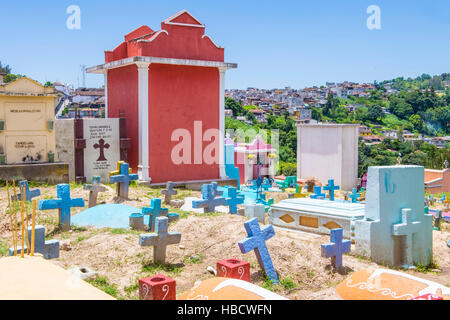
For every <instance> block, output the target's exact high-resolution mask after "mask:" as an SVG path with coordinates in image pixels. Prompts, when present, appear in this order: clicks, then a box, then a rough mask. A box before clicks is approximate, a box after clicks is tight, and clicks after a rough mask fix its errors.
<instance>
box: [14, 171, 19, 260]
mask: <svg viewBox="0 0 450 320" xmlns="http://www.w3.org/2000/svg"><path fill="white" fill-rule="evenodd" d="M13 190H14V201H13V207H14V234H15V238H16V244H15V246H14V256H17V242H18V238H17V211H16V204H17V201H16V200H17V194H16V180H14V179H13Z"/></svg>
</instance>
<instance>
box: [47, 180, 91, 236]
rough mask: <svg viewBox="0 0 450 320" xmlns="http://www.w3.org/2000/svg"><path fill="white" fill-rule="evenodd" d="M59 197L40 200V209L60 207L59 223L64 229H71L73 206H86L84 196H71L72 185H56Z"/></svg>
mask: <svg viewBox="0 0 450 320" xmlns="http://www.w3.org/2000/svg"><path fill="white" fill-rule="evenodd" d="M56 193H57V199H48V200H39V210H49V209H59V224H60V226H61V228H62V230H64V231H66V230H69V229H70V211H71V208H72V207H84V200H83V199H82V198H70V186H69V185H68V184H65V183H63V184H58V185H57V186H56Z"/></svg>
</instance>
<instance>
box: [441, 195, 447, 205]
mask: <svg viewBox="0 0 450 320" xmlns="http://www.w3.org/2000/svg"><path fill="white" fill-rule="evenodd" d="M446 198H447V197H446V196H445V194H443V195H442V198H441V202H442V203H444V201H445V199H446Z"/></svg>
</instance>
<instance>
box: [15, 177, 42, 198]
mask: <svg viewBox="0 0 450 320" xmlns="http://www.w3.org/2000/svg"><path fill="white" fill-rule="evenodd" d="M19 186H20V188H21V189H23V188H25V200H26V201H30V202H31V200H32V199H33V198H35V197H38V196H40V195H41V190H39V189H34V190H30V187H29V186H28V180H23V181H20V182H19ZM16 198H17V199H16ZM16 198H15V197H14V195H12V196H11V200H12V201H20V200H22V193H19V194H18V195H17V196H16Z"/></svg>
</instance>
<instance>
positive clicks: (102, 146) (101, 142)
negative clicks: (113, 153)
mask: <svg viewBox="0 0 450 320" xmlns="http://www.w3.org/2000/svg"><path fill="white" fill-rule="evenodd" d="M109 147H110V145H109V143H105V140H103V139H100V140H98V143H96V144H94V149H100V156H99V157H98V159H97V161H106V160H107V159H106V158H105V149H109Z"/></svg>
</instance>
